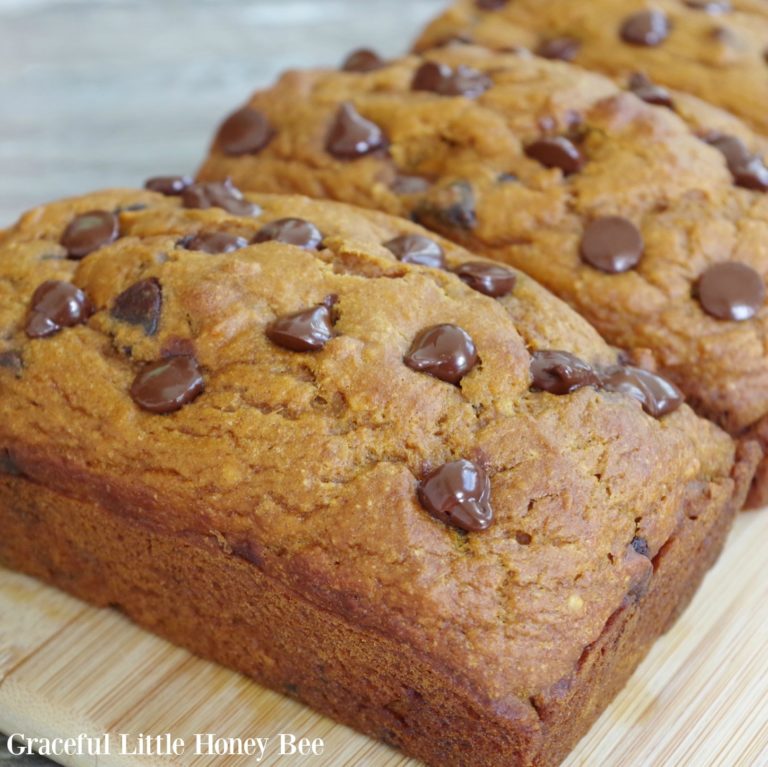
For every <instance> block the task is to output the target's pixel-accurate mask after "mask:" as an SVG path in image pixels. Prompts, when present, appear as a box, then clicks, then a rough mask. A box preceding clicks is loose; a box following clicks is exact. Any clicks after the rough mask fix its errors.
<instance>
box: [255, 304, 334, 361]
mask: <svg viewBox="0 0 768 767" xmlns="http://www.w3.org/2000/svg"><path fill="white" fill-rule="evenodd" d="M267 338H269V340H270V341H272V343H275V344H277V345H278V346H282V347H283V349H288V350H289V351H292V352H317V351H320V350H321V349H323V348H324V347H325V345H326V344H327V343H328V341H330V340H331V338H333V321H332V317H331V310H330V309H329V308H328V306H327V305H325V304H322V305H321V306H315V307H313V308H311V309H303V310H302V311H300V312H296V313H295V314H288V315H285V316H284V317H278V318H277V319H276V320H274V321H272V322H271V323H270V324H269V325H267Z"/></svg>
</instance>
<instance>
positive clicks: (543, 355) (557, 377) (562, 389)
mask: <svg viewBox="0 0 768 767" xmlns="http://www.w3.org/2000/svg"><path fill="white" fill-rule="evenodd" d="M531 378H532V384H531V388H533V389H534V390H535V391H545V392H549V393H550V394H558V395H563V394H571V393H572V392H575V391H576V390H577V389H582V388H583V387H585V386H597V385H598V384H599V383H600V379H599V377H598V375H597V373H596V372H595V370H594V368H593V367H592V366H591V365H590V364H589V363H587V362H584V360H582V359H579V358H578V357H576V356H575V355H574V354H571V353H570V352H563V351H556V350H542V351H535V352H533V354H532V355H531Z"/></svg>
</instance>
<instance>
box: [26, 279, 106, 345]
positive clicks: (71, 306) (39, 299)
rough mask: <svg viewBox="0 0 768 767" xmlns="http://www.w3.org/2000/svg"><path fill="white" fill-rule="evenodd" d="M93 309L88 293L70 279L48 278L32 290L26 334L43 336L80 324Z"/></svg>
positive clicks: (33, 336) (34, 336) (36, 336)
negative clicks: (57, 279) (67, 280)
mask: <svg viewBox="0 0 768 767" xmlns="http://www.w3.org/2000/svg"><path fill="white" fill-rule="evenodd" d="M92 311H93V308H92V306H91V302H90V301H89V299H88V296H86V295H85V293H84V292H83V291H82V290H80V288H78V287H76V286H75V285H73V284H72V283H71V282H59V281H55V280H49V281H47V282H44V283H43V284H42V285H40V287H39V288H38V289H37V290H36V291H35V293H34V295H33V296H32V303H31V304H30V311H29V316H28V317H27V327H26V330H27V335H28V336H29V337H30V338H44V337H46V336H52V335H53V334H54V333H58V332H59V331H60V330H61V329H62V328H71V327H74V326H75V325H81V324H82V323H84V322H85V321H86V320H87V319H88V317H90V316H91V313H92Z"/></svg>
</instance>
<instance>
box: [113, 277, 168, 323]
mask: <svg viewBox="0 0 768 767" xmlns="http://www.w3.org/2000/svg"><path fill="white" fill-rule="evenodd" d="M162 309H163V291H162V288H161V287H160V283H159V282H158V281H157V280H156V279H155V278H154V277H151V278H149V279H147V280H141V281H139V282H136V283H134V284H133V285H131V287H130V288H128V289H127V290H124V291H123V292H122V293H121V294H120V295H119V296H118V297H117V298H116V299H115V304H114V306H113V307H112V312H111V314H112V316H113V317H114V318H115V319H116V320H119V321H120V322H127V323H128V324H129V325H138V326H140V327H142V328H144V332H145V333H146V334H147V335H148V336H153V335H155V333H157V327H158V325H159V324H160V314H161V312H162Z"/></svg>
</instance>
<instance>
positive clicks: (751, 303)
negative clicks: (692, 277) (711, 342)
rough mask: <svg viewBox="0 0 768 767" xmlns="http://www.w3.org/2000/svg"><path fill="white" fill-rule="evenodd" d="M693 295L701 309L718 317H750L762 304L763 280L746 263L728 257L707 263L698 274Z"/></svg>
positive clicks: (740, 318)
mask: <svg viewBox="0 0 768 767" xmlns="http://www.w3.org/2000/svg"><path fill="white" fill-rule="evenodd" d="M696 295H697V298H698V299H699V303H700V304H701V307H702V309H704V311H705V312H707V314H711V315H712V316H713V317H717V319H720V320H734V321H736V322H743V321H744V320H749V319H752V317H754V316H755V315H756V314H757V313H758V312H759V311H760V309H761V308H762V307H763V304H765V295H766V291H765V283H764V282H763V279H762V277H761V276H760V275H759V274H758V273H757V272H756V271H755V270H754V269H753V268H752V267H751V266H747V265H746V264H740V263H737V262H734V261H730V262H727V263H724V264H715V265H714V266H710V267H709V269H707V271H706V272H704V274H702V275H701V277H700V278H699V281H698V284H697V288H696Z"/></svg>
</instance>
